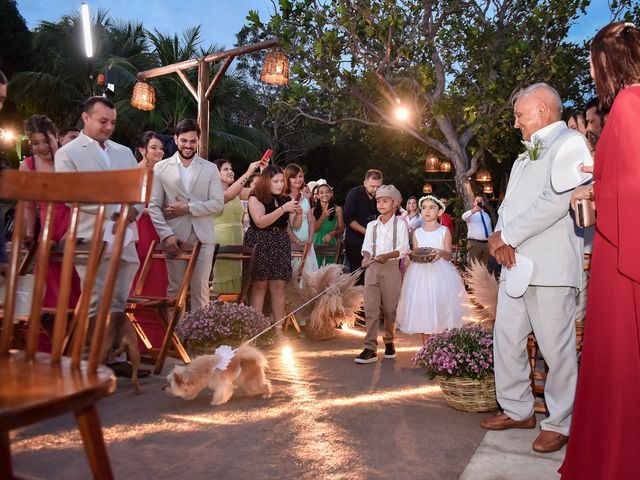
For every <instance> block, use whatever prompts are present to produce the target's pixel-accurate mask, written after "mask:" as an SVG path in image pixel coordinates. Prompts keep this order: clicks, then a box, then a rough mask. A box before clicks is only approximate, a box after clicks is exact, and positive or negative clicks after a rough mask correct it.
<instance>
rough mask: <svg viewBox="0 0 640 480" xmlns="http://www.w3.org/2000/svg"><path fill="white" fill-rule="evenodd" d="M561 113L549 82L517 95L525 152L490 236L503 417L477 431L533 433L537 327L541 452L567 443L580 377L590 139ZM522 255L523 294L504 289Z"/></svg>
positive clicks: (490, 420)
mask: <svg viewBox="0 0 640 480" xmlns="http://www.w3.org/2000/svg"><path fill="white" fill-rule="evenodd" d="M561 112H562V102H561V100H560V96H559V95H558V93H557V92H556V91H555V90H554V89H553V88H552V87H550V86H549V85H546V84H544V83H540V84H535V85H532V86H530V87H528V88H526V89H523V90H522V91H521V92H520V93H519V95H518V97H517V99H516V102H515V105H514V115H515V128H518V129H520V131H521V132H522V138H523V140H524V141H525V143H526V146H527V151H526V152H524V153H523V154H522V155H520V156H519V157H518V159H517V160H516V161H515V162H514V164H513V168H512V170H511V176H510V178H509V184H508V185H507V192H506V194H505V198H504V201H503V202H502V204H501V205H500V209H499V210H498V213H499V218H498V224H497V225H496V232H495V233H493V234H492V235H491V236H490V237H489V250H490V253H491V254H492V255H494V256H495V257H496V260H497V261H498V263H500V264H501V265H503V266H504V267H506V268H503V269H502V277H501V281H500V289H499V293H498V305H497V311H496V322H495V326H494V334H493V335H494V345H493V347H494V348H493V351H494V362H495V379H496V394H497V398H498V403H499V404H500V406H501V407H502V409H503V412H504V413H501V414H499V415H497V416H494V417H490V418H487V419H485V420H483V421H482V422H481V425H482V426H483V427H484V428H486V429H489V430H505V429H509V428H534V427H535V424H536V417H535V415H534V396H533V392H532V391H531V383H530V379H529V374H530V367H529V363H528V357H527V337H528V335H529V334H530V333H531V332H532V331H533V333H534V334H535V336H536V339H537V341H538V345H539V347H540V351H541V352H542V355H544V359H545V361H546V362H547V365H548V366H549V373H548V376H547V380H546V383H545V400H546V404H547V408H548V409H549V416H548V417H547V418H545V419H544V420H542V422H541V425H540V427H541V432H540V434H539V435H538V437H537V439H536V440H535V441H534V442H533V445H532V448H533V450H535V451H537V452H543V453H546V452H553V451H556V450H559V449H560V448H562V446H563V445H564V444H566V442H567V439H568V435H569V426H570V423H571V415H572V412H573V399H574V395H575V388H576V380H577V374H578V368H577V362H576V340H575V335H576V333H575V322H574V314H575V310H576V293H577V291H578V289H579V288H580V282H581V278H582V252H581V241H580V239H579V238H578V236H577V235H576V234H575V232H574V226H573V220H572V219H571V216H570V208H569V202H570V199H571V192H572V191H573V189H574V188H575V187H577V186H578V185H580V184H581V183H582V182H583V181H588V179H589V176H587V178H583V174H581V173H579V166H578V164H579V163H580V162H588V160H589V149H588V147H587V144H586V141H585V139H584V137H582V135H581V134H579V133H578V132H576V131H574V130H571V129H569V128H568V127H567V125H566V124H565V123H564V122H563V121H562V120H561ZM516 252H517V253H518V254H519V255H521V256H524V257H526V259H529V260H531V262H532V264H533V272H532V273H531V277H530V278H529V281H528V282H526V278H527V277H526V275H525V276H524V278H525V281H524V282H523V283H524V285H523V286H524V287H525V288H526V289H525V290H524V293H520V291H521V290H519V289H517V288H516V289H511V290H510V289H509V288H507V286H506V285H507V282H508V280H506V277H507V276H509V275H513V274H514V273H515V272H516V271H517V270H514V271H513V272H511V271H510V272H507V270H508V269H511V268H512V267H513V266H514V264H515V265H516V266H517V264H518V263H519V264H520V267H522V266H523V265H526V264H527V262H526V259H522V258H520V259H519V260H516V257H515V255H516ZM527 283H528V284H527ZM512 285H513V284H512ZM518 295H519V296H518Z"/></svg>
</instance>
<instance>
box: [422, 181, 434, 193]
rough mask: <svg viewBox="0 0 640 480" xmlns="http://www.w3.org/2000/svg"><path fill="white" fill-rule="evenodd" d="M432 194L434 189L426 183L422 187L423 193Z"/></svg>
mask: <svg viewBox="0 0 640 480" xmlns="http://www.w3.org/2000/svg"><path fill="white" fill-rule="evenodd" d="M431 192H433V187H432V186H431V184H430V183H425V184H424V185H423V186H422V193H431Z"/></svg>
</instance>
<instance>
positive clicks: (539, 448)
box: [531, 430, 569, 453]
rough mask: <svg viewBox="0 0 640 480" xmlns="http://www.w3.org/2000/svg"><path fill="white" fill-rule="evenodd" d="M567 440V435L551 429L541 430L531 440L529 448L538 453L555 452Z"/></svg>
mask: <svg viewBox="0 0 640 480" xmlns="http://www.w3.org/2000/svg"><path fill="white" fill-rule="evenodd" d="M568 441H569V437H567V436H566V435H562V434H561V433H558V432H553V431H551V430H542V431H541V432H540V435H538V438H536V440H535V441H534V442H533V445H532V446H531V448H533V450H534V451H536V452H540V453H551V452H557V451H558V450H560V449H561V448H562V447H564V446H565V445H566V444H567V442H568Z"/></svg>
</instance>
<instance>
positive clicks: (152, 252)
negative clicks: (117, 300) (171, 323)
mask: <svg viewBox="0 0 640 480" xmlns="http://www.w3.org/2000/svg"><path fill="white" fill-rule="evenodd" d="M200 247H201V244H200V242H196V243H195V244H187V243H183V244H181V245H180V251H181V253H180V255H168V254H167V251H166V250H165V249H164V247H163V246H162V245H161V244H160V243H159V242H158V241H157V240H153V241H152V242H151V244H150V245H149V250H148V251H147V256H146V257H145V259H144V263H143V265H142V269H141V270H140V275H139V276H138V281H137V282H136V285H135V288H134V289H133V296H140V295H142V290H143V289H144V285H145V283H146V282H147V279H148V276H149V270H150V269H151V264H152V263H153V261H154V260H163V261H167V260H180V261H183V262H186V263H187V270H186V272H185V275H184V277H183V278H182V283H181V284H180V288H179V289H178V292H177V293H176V295H174V296H172V297H170V296H168V295H167V300H169V301H171V302H172V304H173V305H175V306H177V307H178V308H184V307H185V306H186V303H187V296H188V294H189V282H190V281H191V277H192V275H193V269H194V268H195V266H196V261H197V260H198V255H199V254H200ZM214 258H215V254H214Z"/></svg>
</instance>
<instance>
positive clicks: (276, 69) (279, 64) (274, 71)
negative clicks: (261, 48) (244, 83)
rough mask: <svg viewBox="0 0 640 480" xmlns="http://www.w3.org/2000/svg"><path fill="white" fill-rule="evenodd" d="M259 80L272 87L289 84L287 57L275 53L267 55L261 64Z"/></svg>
mask: <svg viewBox="0 0 640 480" xmlns="http://www.w3.org/2000/svg"><path fill="white" fill-rule="evenodd" d="M260 80H262V81H263V82H265V83H270V84H272V85H286V84H287V83H289V57H287V56H286V55H285V54H284V53H281V52H277V51H271V52H269V53H267V56H266V57H265V59H264V63H263V64H262V74H261V75H260Z"/></svg>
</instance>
